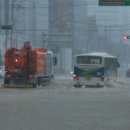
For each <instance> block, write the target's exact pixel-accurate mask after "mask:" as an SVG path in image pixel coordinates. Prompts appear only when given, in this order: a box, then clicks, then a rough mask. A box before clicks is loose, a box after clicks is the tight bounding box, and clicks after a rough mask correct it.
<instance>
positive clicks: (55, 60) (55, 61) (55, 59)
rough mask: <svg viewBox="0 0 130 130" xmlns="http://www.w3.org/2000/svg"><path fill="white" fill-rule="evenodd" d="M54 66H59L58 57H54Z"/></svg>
mask: <svg viewBox="0 0 130 130" xmlns="http://www.w3.org/2000/svg"><path fill="white" fill-rule="evenodd" d="M53 65H54V66H56V65H57V57H53Z"/></svg>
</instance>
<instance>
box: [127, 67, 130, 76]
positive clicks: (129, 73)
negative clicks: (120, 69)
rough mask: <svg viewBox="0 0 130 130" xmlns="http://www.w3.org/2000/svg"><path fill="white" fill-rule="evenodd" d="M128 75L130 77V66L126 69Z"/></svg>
mask: <svg viewBox="0 0 130 130" xmlns="http://www.w3.org/2000/svg"><path fill="white" fill-rule="evenodd" d="M126 77H130V68H128V69H127V71H126Z"/></svg>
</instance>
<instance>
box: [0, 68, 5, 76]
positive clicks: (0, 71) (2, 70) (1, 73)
mask: <svg viewBox="0 0 130 130" xmlns="http://www.w3.org/2000/svg"><path fill="white" fill-rule="evenodd" d="M4 75H5V66H0V78H3V77H4Z"/></svg>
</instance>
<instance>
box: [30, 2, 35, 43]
mask: <svg viewBox="0 0 130 130" xmlns="http://www.w3.org/2000/svg"><path fill="white" fill-rule="evenodd" d="M32 4H33V8H32V19H31V20H32V27H31V28H32V29H33V30H32V31H33V32H32V41H33V45H35V44H36V8H35V7H36V6H35V4H36V3H35V0H33V3H32Z"/></svg>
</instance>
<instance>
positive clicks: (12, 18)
mask: <svg viewBox="0 0 130 130" xmlns="http://www.w3.org/2000/svg"><path fill="white" fill-rule="evenodd" d="M11 13H12V16H11V21H12V28H11V40H10V47H12V45H13V27H14V0H12V7H11Z"/></svg>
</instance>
